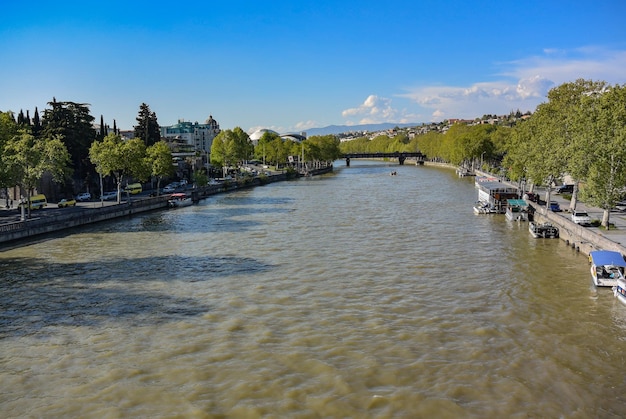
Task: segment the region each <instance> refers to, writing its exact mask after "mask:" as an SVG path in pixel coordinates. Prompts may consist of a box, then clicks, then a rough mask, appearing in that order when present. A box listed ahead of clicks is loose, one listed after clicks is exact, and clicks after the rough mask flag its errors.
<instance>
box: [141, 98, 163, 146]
mask: <svg viewBox="0 0 626 419" xmlns="http://www.w3.org/2000/svg"><path fill="white" fill-rule="evenodd" d="M136 120H137V125H135V138H139V139H141V140H142V141H143V143H144V144H145V145H146V147H149V146H151V145H153V144H156V143H158V142H159V141H160V140H161V128H160V127H159V123H158V121H157V117H156V114H155V113H154V112H152V111H151V110H150V107H149V106H148V105H146V104H145V103H142V104H141V105H140V106H139V114H138V115H137V118H136Z"/></svg>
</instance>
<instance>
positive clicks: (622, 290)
mask: <svg viewBox="0 0 626 419" xmlns="http://www.w3.org/2000/svg"><path fill="white" fill-rule="evenodd" d="M613 295H615V296H616V297H617V299H618V300H619V301H620V302H621V303H622V304H626V279H624V278H623V277H622V278H618V279H617V285H615V286H614V287H613Z"/></svg>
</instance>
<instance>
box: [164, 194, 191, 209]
mask: <svg viewBox="0 0 626 419" xmlns="http://www.w3.org/2000/svg"><path fill="white" fill-rule="evenodd" d="M192 203H193V202H192V200H191V197H190V196H188V195H187V194H186V193H183V192H180V193H173V194H172V195H170V199H168V200H167V205H169V206H170V207H171V208H178V207H186V206H189V205H191V204H192Z"/></svg>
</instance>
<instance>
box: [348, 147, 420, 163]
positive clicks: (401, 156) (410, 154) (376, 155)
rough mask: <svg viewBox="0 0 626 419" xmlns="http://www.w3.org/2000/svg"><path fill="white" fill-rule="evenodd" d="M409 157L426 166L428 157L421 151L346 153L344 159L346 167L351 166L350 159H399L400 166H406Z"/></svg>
mask: <svg viewBox="0 0 626 419" xmlns="http://www.w3.org/2000/svg"><path fill="white" fill-rule="evenodd" d="M408 157H415V158H416V159H417V164H424V160H425V159H426V156H425V155H424V154H422V153H420V152H419V151H417V152H399V151H396V152H394V153H346V154H344V155H343V156H342V158H344V159H346V166H348V167H349V166H350V159H383V158H388V159H398V163H399V164H400V165H403V164H404V161H405V160H406V159H407V158H408Z"/></svg>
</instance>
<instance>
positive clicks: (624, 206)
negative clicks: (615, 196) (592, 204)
mask: <svg viewBox="0 0 626 419" xmlns="http://www.w3.org/2000/svg"><path fill="white" fill-rule="evenodd" d="M614 208H615V209H616V210H617V211H619V212H624V211H626V201H620V202H617V203H616V204H615V207H614Z"/></svg>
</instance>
